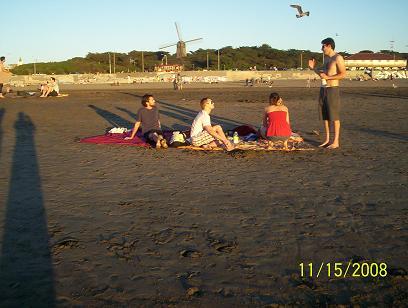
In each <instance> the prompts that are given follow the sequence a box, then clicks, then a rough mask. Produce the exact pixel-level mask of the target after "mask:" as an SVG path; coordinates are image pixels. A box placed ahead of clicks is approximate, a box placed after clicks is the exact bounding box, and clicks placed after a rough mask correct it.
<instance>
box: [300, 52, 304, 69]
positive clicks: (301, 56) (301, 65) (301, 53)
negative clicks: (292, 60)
mask: <svg viewBox="0 0 408 308" xmlns="http://www.w3.org/2000/svg"><path fill="white" fill-rule="evenodd" d="M300 68H301V69H303V51H301V52H300Z"/></svg>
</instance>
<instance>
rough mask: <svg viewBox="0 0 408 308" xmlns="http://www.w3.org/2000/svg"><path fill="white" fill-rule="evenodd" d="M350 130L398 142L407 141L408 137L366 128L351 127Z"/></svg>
mask: <svg viewBox="0 0 408 308" xmlns="http://www.w3.org/2000/svg"><path fill="white" fill-rule="evenodd" d="M351 129H352V130H354V131H360V132H363V133H366V134H370V135H374V136H377V137H383V138H387V139H395V140H400V141H408V136H407V135H404V134H397V133H392V132H387V131H383V130H378V129H372V128H367V127H359V126H353V127H352V128H351Z"/></svg>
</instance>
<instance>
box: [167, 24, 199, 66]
mask: <svg viewBox="0 0 408 308" xmlns="http://www.w3.org/2000/svg"><path fill="white" fill-rule="evenodd" d="M174 24H175V25H176V30H177V36H178V39H179V40H178V42H177V43H174V44H171V45H166V46H163V47H161V48H159V49H165V48H168V47H172V46H177V51H176V56H177V58H178V59H181V58H184V57H186V56H187V50H186V43H190V42H194V41H199V40H202V39H203V38H202V37H200V38H196V39H193V40H188V41H183V39H182V38H181V34H180V31H179V27H178V25H177V23H176V22H175V23H174Z"/></svg>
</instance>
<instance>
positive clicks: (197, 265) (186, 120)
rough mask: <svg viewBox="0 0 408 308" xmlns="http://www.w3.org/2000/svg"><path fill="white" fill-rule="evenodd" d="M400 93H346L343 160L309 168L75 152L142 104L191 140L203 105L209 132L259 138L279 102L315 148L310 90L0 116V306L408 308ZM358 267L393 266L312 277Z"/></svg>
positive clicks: (220, 89)
mask: <svg viewBox="0 0 408 308" xmlns="http://www.w3.org/2000/svg"><path fill="white" fill-rule="evenodd" d="M391 83H392V82H391V81H381V82H378V83H369V82H367V83H365V82H363V83H359V82H344V85H346V86H347V87H344V88H343V90H342V104H343V122H342V137H341V145H342V147H341V149H339V150H334V151H329V150H321V149H316V150H315V151H312V152H264V153H254V152H234V153H225V152H221V153H220V152H214V153H204V152H190V151H183V150H176V149H168V150H160V151H156V150H153V149H143V148H137V147H127V146H110V145H93V144H81V143H79V142H78V140H79V138H83V137H87V136H92V135H98V134H102V133H103V132H104V131H105V129H106V128H107V127H111V126H114V125H118V126H127V127H131V126H132V124H133V122H134V116H135V113H136V111H137V109H138V108H139V106H140V98H139V97H140V96H141V95H143V94H144V93H145V92H150V93H152V94H154V95H155V97H156V99H157V100H160V101H161V117H162V124H163V125H164V127H167V128H186V127H188V126H189V125H190V123H191V122H192V119H193V118H194V116H195V115H196V112H197V111H198V109H199V105H198V101H199V99H200V98H201V97H204V96H210V97H212V98H213V100H214V102H215V106H216V108H215V110H214V115H213V122H215V123H219V124H221V125H223V126H224V127H225V128H231V127H233V126H235V125H238V124H241V123H246V124H253V125H258V123H259V122H260V120H261V112H262V109H263V106H264V105H265V102H266V99H267V97H268V95H269V93H270V92H271V91H273V90H276V91H278V92H279V93H280V94H281V96H283V98H284V99H285V101H286V104H287V106H288V108H289V110H290V112H291V121H292V127H293V128H294V130H296V131H299V132H300V134H301V135H303V136H304V137H305V138H306V139H307V140H308V141H309V142H310V143H312V144H314V145H317V144H318V142H319V141H320V137H319V136H316V135H315V134H313V133H312V131H313V130H318V131H320V132H322V126H321V123H319V122H318V121H317V113H316V112H317V111H316V110H317V108H316V98H317V88H312V89H306V88H304V87H303V86H304V85H305V81H298V82H292V83H291V82H288V81H287V82H276V84H275V87H274V88H268V87H265V86H259V87H254V88H245V87H243V86H242V85H240V84H224V85H212V86H210V85H192V86H187V87H186V89H185V90H184V91H183V92H175V91H172V90H171V85H166V86H165V87H164V88H163V85H162V86H161V87H162V88H160V86H158V85H153V86H152V87H153V88H152V89H149V85H126V86H119V87H112V86H105V87H103V86H93V87H86V86H84V87H75V86H71V87H66V88H65V89H64V92H69V94H70V96H69V97H66V98H48V99H40V98H36V97H33V98H24V99H23V98H15V99H12V98H8V99H4V100H1V101H0V170H1V175H0V184H1V185H0V202H1V206H0V247H1V254H0V290H1V291H0V294H1V295H0V306H3V307H4V306H16V307H28V306H42V307H45V306H54V305H57V306H73V305H79V306H91V307H92V306H98V307H100V306H137V305H146V306H152V305H157V306H161V305H164V306H166V305H176V306H186V307H187V306H199V305H201V306H209V305H214V306H218V307H220V306H265V305H271V304H293V305H304V304H306V305H321V306H326V305H327V304H333V303H337V304H361V305H368V306H370V305H375V306H377V305H381V306H382V305H395V306H398V305H401V306H403V305H405V306H407V305H408V293H407V289H408V288H407V286H408V283H407V279H408V277H407V269H408V257H407V246H408V245H407V240H408V228H407V218H408V215H407V214H408V212H407V202H406V201H407V166H408V165H407V150H408V142H407V141H408V124H407V123H408V122H407V118H408V87H407V86H408V84H407V83H406V82H402V81H398V88H393V87H392V86H391ZM302 87H303V88H302ZM75 88H76V89H75ZM80 89H84V90H80ZM350 260H352V261H353V262H361V263H363V262H369V263H372V262H376V263H380V262H384V263H386V264H387V270H388V271H387V276H386V277H384V278H381V277H376V278H370V277H367V278H364V277H354V278H352V277H350V274H348V275H347V277H346V278H334V275H333V272H332V273H331V277H330V278H328V277H327V276H328V275H327V267H326V270H325V269H323V272H322V273H321V274H320V276H319V277H318V278H317V277H316V272H317V270H318V268H319V266H320V264H321V262H325V263H327V262H330V263H332V266H334V262H342V263H343V265H342V266H343V271H344V269H345V267H346V265H347V263H348V262H349V261H350ZM302 262H304V263H307V264H308V263H310V262H313V266H314V271H315V272H314V273H313V277H312V278H310V277H307V278H303V279H302V277H300V267H299V264H300V263H302Z"/></svg>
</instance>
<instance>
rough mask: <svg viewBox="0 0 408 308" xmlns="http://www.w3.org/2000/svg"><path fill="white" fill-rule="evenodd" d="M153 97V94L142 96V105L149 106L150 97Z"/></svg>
mask: <svg viewBox="0 0 408 308" xmlns="http://www.w3.org/2000/svg"><path fill="white" fill-rule="evenodd" d="M151 97H153V95H151V94H145V95H143V97H142V105H143V106H145V107H147V102H148V101H149V98H151Z"/></svg>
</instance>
